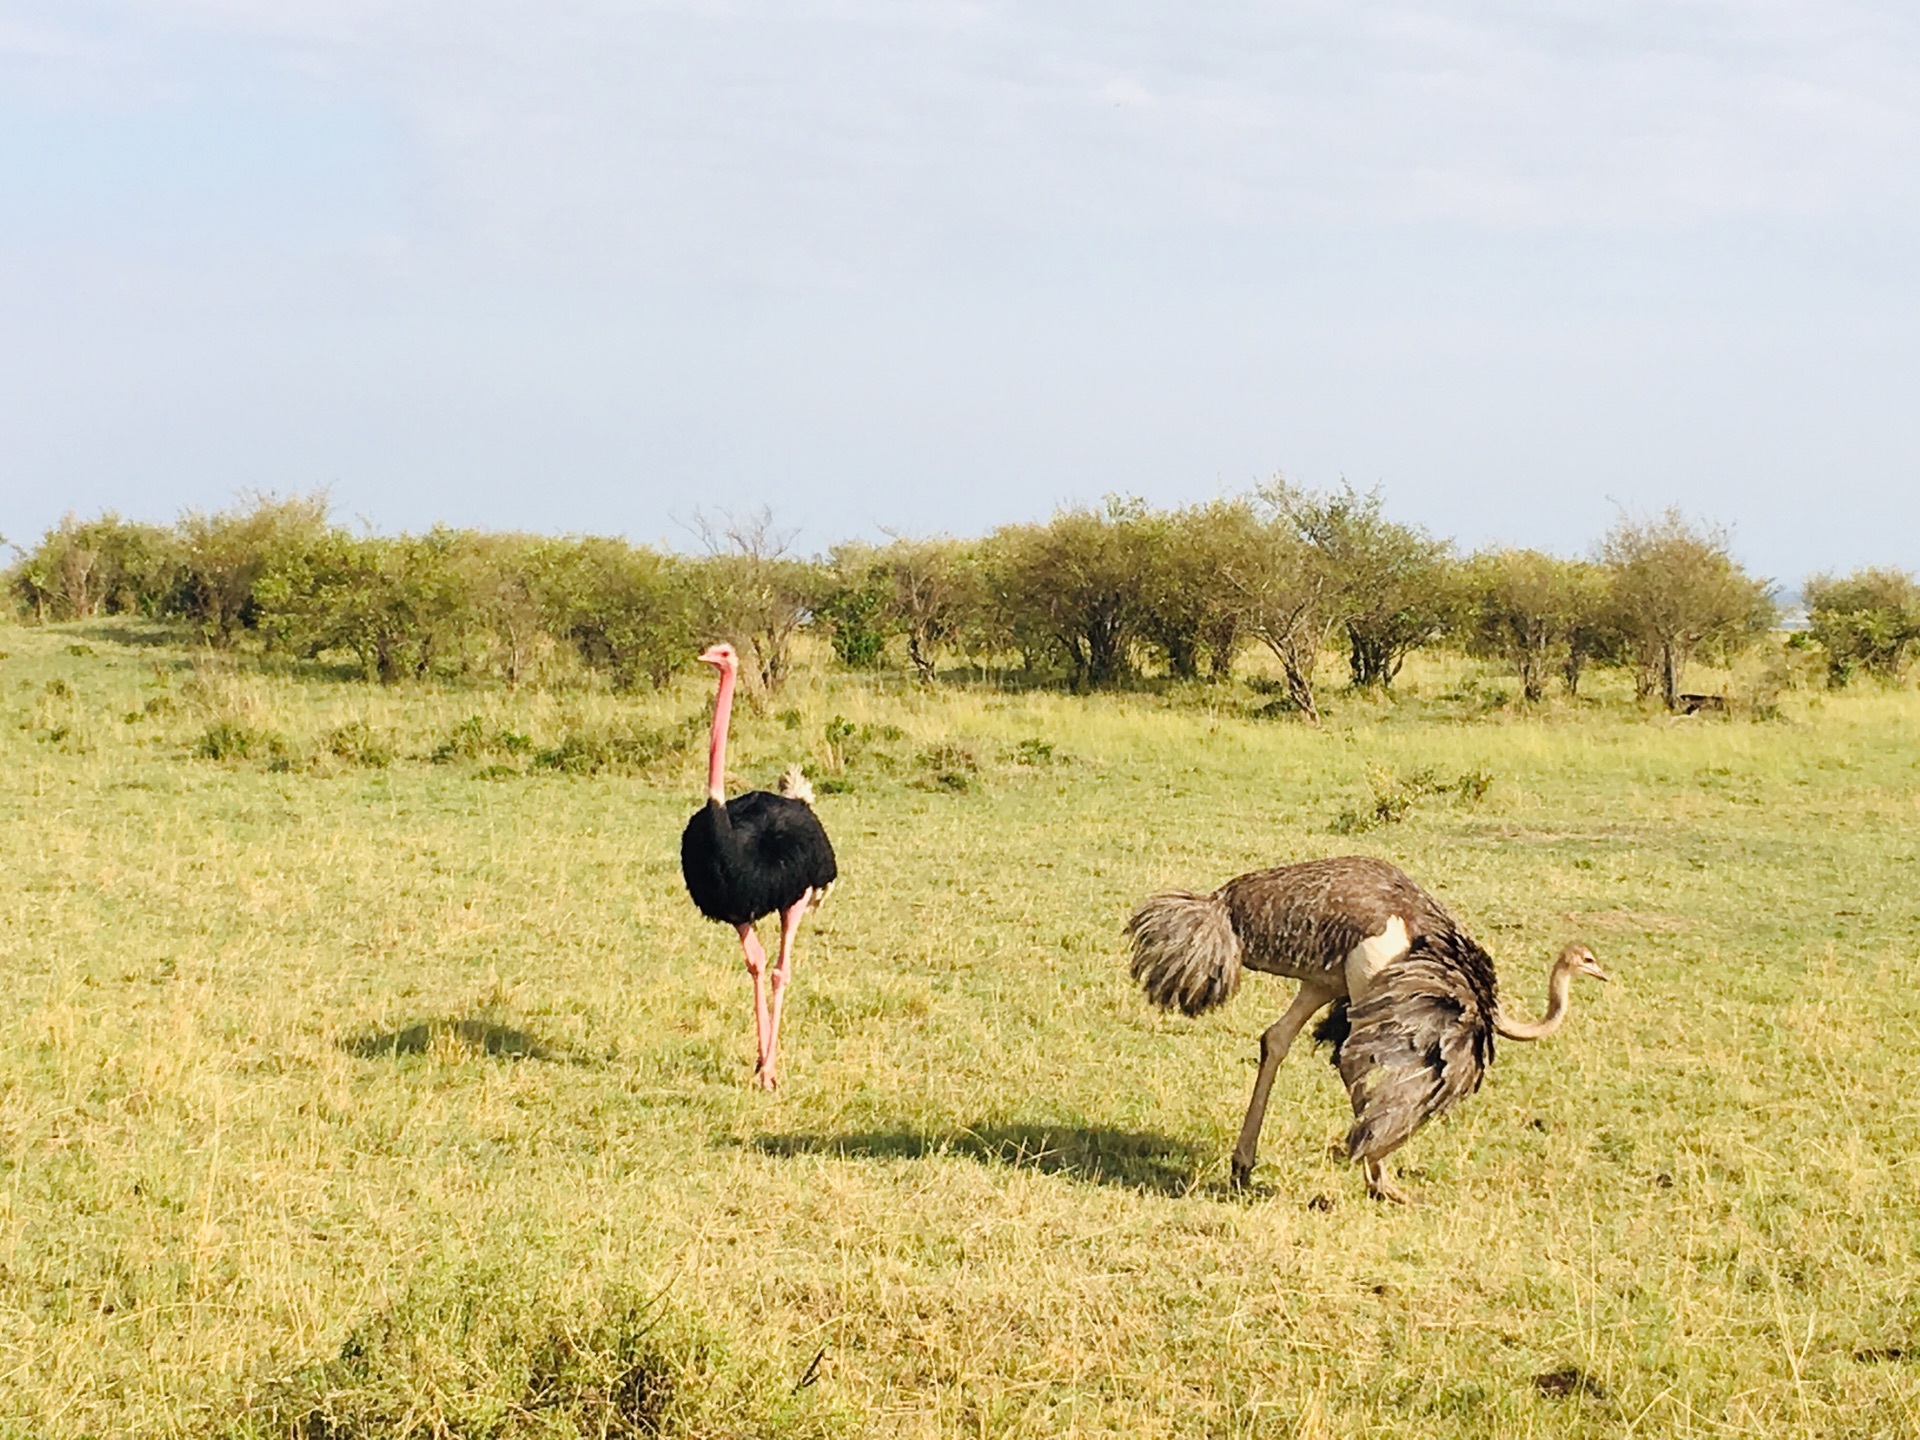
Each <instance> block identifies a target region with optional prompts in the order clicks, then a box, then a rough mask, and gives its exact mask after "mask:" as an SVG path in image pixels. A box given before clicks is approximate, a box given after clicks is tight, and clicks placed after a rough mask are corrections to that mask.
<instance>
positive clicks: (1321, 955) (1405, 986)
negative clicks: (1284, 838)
mask: <svg viewBox="0 0 1920 1440" xmlns="http://www.w3.org/2000/svg"><path fill="white" fill-rule="evenodd" d="M1127 934H1128V936H1129V937H1130V938H1131V940H1132V942H1133V978H1134V979H1136V980H1138V981H1139V982H1140V984H1141V986H1142V987H1143V988H1144V989H1145V990H1146V992H1147V995H1148V997H1149V998H1150V999H1152V1000H1153V1001H1154V1003H1155V1004H1157V1005H1159V1006H1160V1007H1161V1008H1162V1009H1166V1010H1181V1011H1184V1012H1185V1013H1186V1014H1188V1015H1198V1014H1199V1013H1200V1012H1201V1011H1203V1010H1210V1009H1212V1008H1213V1007H1214V1006H1216V1005H1221V1004H1224V1003H1225V1002H1226V1001H1228V1000H1230V999H1232V998H1233V994H1234V991H1235V990H1237V989H1238V988H1239V985H1240V970H1241V967H1242V966H1243V965H1244V966H1246V967H1248V968H1250V969H1254V970H1264V971H1266V972H1268V973H1269V974H1273V975H1286V976H1291V977H1292V978H1294V979H1296V980H1298V981H1300V993H1299V994H1298V995H1296V996H1295V997H1294V999H1293V1003H1292V1004H1291V1005H1289V1006H1288V1007H1287V1011H1286V1013H1285V1014H1284V1015H1282V1016H1281V1017H1280V1018H1279V1020H1277V1021H1276V1022H1274V1024H1273V1025H1272V1026H1271V1027H1269V1028H1268V1030H1267V1032H1266V1033H1265V1034H1264V1035H1262V1036H1261V1037H1260V1070H1259V1073H1258V1074H1257V1075H1256V1077H1255V1079H1254V1082H1253V1099H1252V1101H1251V1102H1250V1103H1249V1104H1248V1106H1247V1118H1246V1122H1245V1123H1244V1124H1243V1125H1242V1126H1241V1127H1240V1141H1239V1143H1238V1144H1237V1145H1235V1146H1234V1149H1233V1179H1234V1183H1235V1184H1236V1185H1244V1184H1245V1183H1246V1182H1247V1179H1248V1178H1249V1177H1250V1176H1251V1175H1252V1174H1253V1160H1254V1153H1255V1151H1256V1150H1257V1148H1258V1146H1259V1143H1260V1125H1261V1122H1262V1121H1263V1120H1264V1119H1265V1118H1266V1112H1267V1092H1268V1091H1269V1090H1270V1089H1272V1087H1273V1076H1274V1072H1275V1071H1276V1070H1277V1069H1278V1068H1279V1066H1280V1062H1281V1061H1282V1060H1283V1059H1285V1058H1286V1054H1287V1050H1288V1048H1289V1047H1290V1046H1291V1045H1292V1044H1293V1041H1294V1037H1295V1036H1296V1035H1298V1034H1299V1033H1300V1030H1301V1027H1302V1026H1304V1025H1305V1024H1306V1023H1307V1021H1308V1020H1309V1019H1310V1018H1311V1017H1312V1016H1313V1014H1314V1012H1315V1011H1317V1010H1319V1009H1320V1008H1321V1007H1322V1006H1324V1005H1327V1004H1329V1003H1333V1004H1334V1005H1335V1008H1334V1010H1333V1012H1332V1013H1331V1014H1329V1015H1328V1016H1327V1018H1326V1019H1325V1020H1323V1021H1321V1023H1320V1026H1319V1028H1318V1029H1317V1030H1316V1032H1315V1038H1317V1039H1321V1040H1327V1041H1331V1042H1332V1044H1333V1051H1334V1064H1335V1065H1337V1066H1338V1067H1339V1070H1340V1078H1341V1079H1342V1080H1343V1081H1345V1082H1346V1086H1347V1094H1348V1097H1349V1098H1350V1099H1351V1100H1352V1101H1353V1117H1354V1118H1353V1128H1352V1129H1351V1130H1349V1131H1348V1132H1347V1155H1348V1158H1350V1159H1354V1160H1358V1161H1360V1162H1361V1164H1362V1165H1363V1166H1364V1167H1365V1169H1366V1176H1367V1189H1368V1190H1369V1191H1370V1192H1371V1193H1372V1194H1373V1195H1374V1196H1375V1197H1376V1198H1378V1199H1382V1200H1393V1201H1398V1202H1402V1203H1404V1202H1405V1201H1406V1199H1407V1196H1406V1195H1405V1194H1404V1193H1403V1192H1402V1191H1401V1190H1400V1188H1399V1187H1398V1186H1397V1185H1395V1184H1394V1182H1393V1180H1392V1179H1391V1178H1390V1177H1389V1176H1388V1174H1387V1169H1386V1156H1387V1155H1388V1154H1389V1153H1390V1152H1392V1151H1393V1150H1395V1149H1397V1148H1398V1147H1399V1146H1400V1145H1402V1144H1404V1143H1405V1142H1406V1140H1407V1139H1408V1137H1410V1136H1411V1135H1412V1134H1413V1132H1414V1131H1416V1130H1418V1129H1419V1128H1420V1127H1421V1126H1422V1125H1424V1124H1425V1123H1426V1122H1427V1121H1428V1120H1430V1119H1432V1118H1433V1117H1434V1116H1435V1115H1439V1114H1441V1113H1443V1112H1444V1111H1446V1110H1447V1109H1448V1108H1449V1107H1451V1106H1452V1105H1453V1104H1454V1103H1455V1102H1456V1101H1458V1100H1460V1099H1461V1098H1462V1097H1463V1096H1466V1095H1469V1094H1471V1093H1472V1092H1473V1091H1475V1090H1477V1089H1479V1088H1480V1080H1481V1077H1482V1076H1483V1075H1484V1074H1485V1072H1486V1067H1487V1065H1488V1064H1489V1063H1490V1062H1491V1061H1492V1059H1493V1037H1494V1036H1495V1035H1496V1034H1499V1035H1504V1036H1506V1037H1507V1038H1508V1039H1511V1040H1541V1039H1545V1038H1546V1037H1547V1036H1549V1035H1551V1034H1553V1032H1554V1031H1556V1030H1558V1029H1559V1028H1560V1023H1561V1021H1563V1020H1565V1019H1566V1016H1567V997H1568V994H1569V992H1570V990H1571V989H1572V985H1573V977H1574V976H1575V975H1591V976H1592V977H1593V978H1594V979H1596V980H1605V979H1606V978H1607V973H1606V971H1604V970H1602V969H1601V968H1600V966H1599V963H1598V962H1597V961H1595V959H1594V958H1593V952H1592V951H1591V950H1589V949H1587V947H1586V946H1584V945H1577V944H1576V945H1569V946H1567V947H1566V949H1564V950H1562V951H1561V952H1560V958H1559V959H1558V960H1556V961H1555V962H1554V964H1553V970H1552V972H1551V974H1550V976H1549V978H1548V981H1547V1012H1546V1014H1545V1015H1544V1016H1543V1017H1542V1018H1540V1019H1539V1020H1535V1021H1516V1020H1511V1019H1509V1018H1507V1016H1506V1015H1505V1014H1504V1013H1503V1012H1502V1011H1501V1009H1500V999H1499V991H1498V988H1497V986H1496V983H1495V980H1494V974H1493V961H1492V959H1491V958H1490V957H1489V956H1488V955H1487V952H1486V951H1484V950H1482V949H1481V948H1480V947H1479V946H1478V945H1477V944H1475V943H1474V941H1473V940H1472V939H1471V938H1470V937H1469V936H1468V935H1467V934H1466V933H1465V932H1464V931H1462V930H1461V929H1460V927H1459V926H1458V925H1456V924H1455V923H1454V921H1453V918H1452V917H1451V916H1449V915H1448V914H1447V912H1446V911H1445V910H1443V909H1442V908H1441V907H1440V903H1439V902H1438V901H1437V900H1435V899H1434V898H1433V897H1432V896H1431V895H1428V894H1427V893H1426V892H1425V891H1424V890H1422V889H1421V888H1420V887H1419V886H1418V885H1416V884H1415V883H1414V882H1413V881H1412V880H1411V879H1410V878H1408V876H1407V875H1406V874H1405V873H1404V872H1403V871H1401V870H1400V869H1399V868H1397V867H1396V866H1393V865H1389V864H1388V863H1387V862H1386V861H1384V860H1375V859H1373V858H1371V857H1369V856H1365V855H1345V856H1341V857H1339V858H1337V859H1332V860H1309V861H1307V862H1306V863H1305V864H1301V865H1282V866H1280V867H1278V868H1277V869H1273V870H1256V871H1254V872H1252V873H1251V874H1248V875H1242V876H1240V877H1239V878H1238V879H1234V880H1229V881H1228V882H1227V883H1226V884H1225V885H1222V886H1221V887H1220V888H1219V889H1218V890H1216V891H1214V892H1213V894H1211V895H1195V894H1192V893H1190V892H1187V891H1183V890H1177V891H1171V892H1169V893H1167V894H1164V895H1154V896H1151V897H1150V898H1148V899H1147V900H1146V901H1145V902H1144V903H1143V904H1142V905H1141V906H1140V908H1139V909H1138V910H1136V911H1134V913H1133V918H1132V919H1130V920H1128V921H1127ZM1336 1002H1337V1003H1336Z"/></svg>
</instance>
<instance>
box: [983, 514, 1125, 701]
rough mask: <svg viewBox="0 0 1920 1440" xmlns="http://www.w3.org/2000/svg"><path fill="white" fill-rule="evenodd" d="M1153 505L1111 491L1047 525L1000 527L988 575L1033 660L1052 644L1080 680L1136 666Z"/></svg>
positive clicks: (1113, 677) (1011, 631) (1109, 679)
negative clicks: (1096, 505)
mask: <svg viewBox="0 0 1920 1440" xmlns="http://www.w3.org/2000/svg"><path fill="white" fill-rule="evenodd" d="M1145 519H1146V508H1145V506H1144V505H1143V504H1142V503H1141V502H1139V501H1127V500H1121V499H1117V498H1110V499H1109V500H1108V501H1107V503H1106V505H1105V506H1104V507H1102V508H1101V509H1099V510H1091V509H1076V510H1063V511H1061V512H1060V513H1059V514H1057V515H1055V516H1054V517H1053V519H1052V520H1051V521H1049V522H1048V523H1047V524H1045V525H1014V526H1007V527H1004V528H1003V529H1001V530H998V531H996V532H994V535H993V537H992V544H991V546H990V549H989V554H990V563H989V567H988V583H989V585H990V588H991V593H992V598H993V603H994V605H995V607H996V609H997V610H998V611H999V613H1000V616H1001V619H1002V623H1003V625H1004V627H1005V629H1006V631H1007V633H1008V635H1009V636H1010V637H1011V638H1012V639H1013V641H1014V643H1015V644H1017V645H1018V646H1019V647H1020V649H1021V651H1022V653H1023V655H1024V656H1025V657H1026V658H1027V659H1028V661H1029V663H1031V661H1032V660H1033V659H1035V658H1037V657H1038V656H1039V655H1040V654H1042V653H1045V652H1047V651H1052V652H1054V653H1056V654H1058V655H1060V656H1061V657H1062V658H1063V659H1065V660H1066V662H1067V663H1068V664H1069V665H1070V666H1071V667H1072V670H1073V676H1074V681H1075V683H1076V684H1078V685H1096V686H1097V685H1108V684H1112V683H1113V682H1115V681H1117V680H1121V679H1124V678H1125V677H1126V676H1128V675H1131V674H1132V673H1133V655H1132V646H1133V643H1134V641H1135V640H1137V639H1139V638H1140V634H1141V625H1142V621H1143V619H1144V606H1143V604H1142V580H1143V578H1144V576H1145V575H1146V573H1147V571H1148V566H1149V563H1150V562H1149V560H1148V546H1149V543H1150V541H1149V532H1148V529H1147V526H1146V524H1145V523H1144V522H1145Z"/></svg>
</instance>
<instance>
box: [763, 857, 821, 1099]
mask: <svg viewBox="0 0 1920 1440" xmlns="http://www.w3.org/2000/svg"><path fill="white" fill-rule="evenodd" d="M812 898H813V896H812V895H811V894H807V895H803V896H801V897H800V900H799V901H798V902H797V903H796V904H793V905H790V906H788V907H787V908H786V909H785V910H782V911H781V912H780V958H779V959H778V960H776V961H774V962H773V1030H772V1034H771V1035H770V1036H769V1038H768V1040H767V1081H766V1084H767V1088H768V1089H772V1088H773V1086H774V1085H776V1084H778V1083H779V1077H778V1075H777V1074H776V1073H775V1070H774V1067H775V1066H776V1065H777V1064H778V1063H779V1060H780V1005H781V1002H782V1001H783V1000H785V999H786V994H787V981H788V980H789V979H791V978H792V976H793V937H794V936H795V935H796V934H798V933H799V930H800V917H801V916H803V915H805V914H806V913H807V902H808V901H809V900H811V899H812Z"/></svg>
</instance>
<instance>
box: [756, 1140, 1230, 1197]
mask: <svg viewBox="0 0 1920 1440" xmlns="http://www.w3.org/2000/svg"><path fill="white" fill-rule="evenodd" d="M749 1143H750V1144H751V1145H752V1148H754V1149H755V1150H758V1151H760V1152H761V1153H762V1154H763V1155H775V1156H782V1157H788V1156H794V1155H835V1156H840V1157H843V1158H852V1159H865V1160H919V1159H924V1158H926V1157H928V1156H942V1155H957V1156H960V1157H962V1158H963V1159H967V1160H974V1161H978V1162H979V1163H980V1164H982V1165H1005V1166H1007V1167H1009V1168H1011V1169H1015V1170H1037V1171H1039V1172H1040V1173H1041V1174H1043V1175H1061V1176H1064V1177H1066V1178H1067V1179H1069V1180H1077V1181H1080V1182H1082V1183H1085V1184H1092V1185H1114V1186H1118V1187H1120V1188H1122V1189H1126V1190H1146V1191H1150V1192H1152V1193H1154V1194H1158V1195H1185V1194H1187V1193H1189V1192H1190V1191H1192V1190H1193V1189H1194V1188H1195V1187H1196V1185H1197V1184H1198V1181H1199V1178H1200V1175H1201V1174H1202V1173H1203V1171H1204V1170H1205V1168H1206V1165H1205V1161H1204V1158H1203V1156H1202V1153H1201V1150H1200V1148H1199V1147H1198V1146H1196V1145H1192V1144H1189V1143H1188V1142H1187V1141H1184V1140H1174V1139H1170V1138H1169V1137H1167V1136H1165V1135H1155V1134H1148V1133H1143V1132H1140V1131H1134V1130H1113V1129H1107V1128H1104V1127H1099V1126H1087V1125H1004V1124H999V1125H985V1124H982V1125H967V1126H962V1127H960V1128H959V1129H956V1130H952V1131H948V1132H945V1133H939V1134H930V1133H927V1132H925V1131H918V1130H865V1131H860V1132H857V1133H855V1134H850V1135H810V1134H794V1135H761V1136H759V1137H757V1138H755V1139H754V1140H753V1141H751V1142H749Z"/></svg>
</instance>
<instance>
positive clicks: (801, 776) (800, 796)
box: [778, 765, 813, 805]
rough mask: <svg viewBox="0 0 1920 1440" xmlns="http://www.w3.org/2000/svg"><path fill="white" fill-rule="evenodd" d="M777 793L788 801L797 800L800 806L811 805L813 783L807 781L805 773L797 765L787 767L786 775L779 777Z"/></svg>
mask: <svg viewBox="0 0 1920 1440" xmlns="http://www.w3.org/2000/svg"><path fill="white" fill-rule="evenodd" d="M778 790H779V793H780V794H782V795H784V796H786V797H787V799H789V800H798V801H799V802H800V803H801V804H802V805H811V804H813V782H812V781H811V780H809V779H807V775H806V772H805V771H804V770H802V769H801V768H800V767H799V766H798V765H789V766H788V767H787V771H786V774H784V775H782V776H781V777H780V784H779V786H778Z"/></svg>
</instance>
